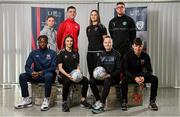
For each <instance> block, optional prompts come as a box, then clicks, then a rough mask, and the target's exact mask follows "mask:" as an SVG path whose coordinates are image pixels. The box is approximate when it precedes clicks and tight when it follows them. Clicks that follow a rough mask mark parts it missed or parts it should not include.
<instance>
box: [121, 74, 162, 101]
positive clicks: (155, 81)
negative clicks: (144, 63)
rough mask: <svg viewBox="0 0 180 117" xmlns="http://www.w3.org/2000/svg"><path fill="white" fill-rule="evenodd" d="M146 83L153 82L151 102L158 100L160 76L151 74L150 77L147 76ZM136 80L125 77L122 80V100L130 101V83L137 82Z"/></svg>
mask: <svg viewBox="0 0 180 117" xmlns="http://www.w3.org/2000/svg"><path fill="white" fill-rule="evenodd" d="M144 79H145V81H144V82H145V83H151V91H150V102H155V101H156V96H157V89H158V78H157V77H156V76H154V75H150V76H148V77H145V78H144ZM135 83H136V81H135V80H133V81H132V80H128V79H127V78H125V79H124V80H123V81H122V100H123V101H124V102H126V103H127V102H128V98H127V93H128V84H135Z"/></svg>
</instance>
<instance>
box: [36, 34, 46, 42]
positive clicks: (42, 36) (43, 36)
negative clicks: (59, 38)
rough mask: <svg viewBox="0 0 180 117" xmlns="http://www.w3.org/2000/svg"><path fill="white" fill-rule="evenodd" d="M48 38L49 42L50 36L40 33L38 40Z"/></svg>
mask: <svg viewBox="0 0 180 117" xmlns="http://www.w3.org/2000/svg"><path fill="white" fill-rule="evenodd" d="M42 38H43V39H46V42H48V37H47V36H46V35H40V36H39V37H38V41H40V39H42Z"/></svg>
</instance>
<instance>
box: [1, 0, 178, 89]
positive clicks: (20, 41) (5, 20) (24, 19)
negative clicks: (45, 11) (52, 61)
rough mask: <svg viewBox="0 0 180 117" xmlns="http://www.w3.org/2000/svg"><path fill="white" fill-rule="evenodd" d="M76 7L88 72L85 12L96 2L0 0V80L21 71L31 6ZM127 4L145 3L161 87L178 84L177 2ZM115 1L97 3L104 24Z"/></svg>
mask: <svg viewBox="0 0 180 117" xmlns="http://www.w3.org/2000/svg"><path fill="white" fill-rule="evenodd" d="M69 5H74V6H76V7H77V12H78V14H77V17H76V21H77V22H79V23H80V26H81V31H80V36H79V48H80V56H81V58H80V59H81V60H80V62H81V69H82V71H83V73H84V75H86V76H88V73H87V65H86V52H87V42H88V41H87V37H86V33H85V29H86V26H87V25H88V19H89V12H90V11H91V10H92V9H95V8H97V4H96V3H90V4H88V3H86V4H8V3H6V4H3V3H1V4H0V16H1V19H0V27H2V28H1V30H0V54H1V57H0V74H1V76H0V83H14V82H15V83H17V82H18V75H19V73H21V72H23V71H24V64H25V60H26V58H27V56H28V54H29V52H30V51H31V7H32V6H39V7H55V8H65V9H66V7H67V6H69ZM126 6H127V7H129V6H135V7H136V6H147V7H148V32H149V35H148V38H149V42H148V52H149V54H150V56H151V59H152V65H153V69H154V74H156V75H157V76H158V78H159V85H160V86H163V87H180V80H179V76H180V72H179V71H180V61H179V60H180V51H178V50H180V47H179V46H178V45H180V33H179V31H180V29H179V28H180V13H179V11H180V2H172V3H171V2H167V3H165V2H164V3H160V2H158V3H149V2H147V3H127V4H126ZM114 7H115V3H100V4H99V8H100V15H101V20H102V23H103V24H105V26H106V27H108V23H109V20H110V19H111V18H112V17H113V15H114V11H113V8H114Z"/></svg>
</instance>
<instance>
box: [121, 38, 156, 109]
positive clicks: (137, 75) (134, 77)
mask: <svg viewBox="0 0 180 117" xmlns="http://www.w3.org/2000/svg"><path fill="white" fill-rule="evenodd" d="M132 48H133V50H131V51H129V52H128V53H126V54H125V55H124V70H125V79H124V80H123V81H122V100H123V103H122V110H127V102H128V100H127V92H128V83H137V84H139V85H144V84H145V83H151V92H150V100H149V101H150V104H149V107H150V109H152V110H156V111H157V110H158V107H157V105H156V103H155V101H156V96H157V89H158V78H157V77H156V76H154V75H152V66H151V60H150V57H149V55H148V54H147V53H145V52H143V51H142V50H143V43H142V40H141V39H140V38H136V39H134V41H133V44H132Z"/></svg>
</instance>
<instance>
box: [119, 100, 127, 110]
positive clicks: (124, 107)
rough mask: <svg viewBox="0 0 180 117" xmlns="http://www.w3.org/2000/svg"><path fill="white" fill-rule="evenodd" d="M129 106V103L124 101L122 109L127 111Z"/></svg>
mask: <svg viewBox="0 0 180 117" xmlns="http://www.w3.org/2000/svg"><path fill="white" fill-rule="evenodd" d="M127 108H128V106H127V103H125V102H123V103H122V105H121V110H123V111H127Z"/></svg>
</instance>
